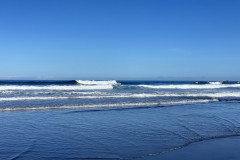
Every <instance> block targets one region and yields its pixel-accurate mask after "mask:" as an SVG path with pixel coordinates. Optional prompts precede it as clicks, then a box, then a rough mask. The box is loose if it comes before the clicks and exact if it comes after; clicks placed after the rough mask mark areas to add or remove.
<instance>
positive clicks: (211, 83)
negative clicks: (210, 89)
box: [209, 82, 222, 84]
mask: <svg viewBox="0 0 240 160" xmlns="http://www.w3.org/2000/svg"><path fill="white" fill-rule="evenodd" d="M209 84H222V82H209Z"/></svg>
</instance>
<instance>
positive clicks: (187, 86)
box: [138, 84, 240, 89]
mask: <svg viewBox="0 0 240 160" xmlns="http://www.w3.org/2000/svg"><path fill="white" fill-rule="evenodd" d="M138 86H140V87H145V88H152V89H217V88H239V87H240V84H204V85H196V84H182V85H138Z"/></svg>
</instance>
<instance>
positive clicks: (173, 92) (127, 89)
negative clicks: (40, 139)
mask: <svg viewBox="0 0 240 160" xmlns="http://www.w3.org/2000/svg"><path fill="white" fill-rule="evenodd" d="M238 100H240V84H239V82H238V81H233V82H227V83H226V82H220V81H210V82H197V81H116V80H105V81H99V80H69V81H27V80H26V81H0V111H16V110H26V111H27V110H44V109H46V110H50V109H71V108H72V109H74V108H89V109H92V108H104V107H114V108H117V107H123V106H124V107H130V108H131V107H134V106H144V107H146V106H159V105H174V104H179V105H180V104H188V103H212V102H215V101H219V102H220V101H221V102H223V101H225V102H231V101H238Z"/></svg>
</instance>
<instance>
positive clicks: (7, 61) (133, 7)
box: [0, 0, 240, 80]
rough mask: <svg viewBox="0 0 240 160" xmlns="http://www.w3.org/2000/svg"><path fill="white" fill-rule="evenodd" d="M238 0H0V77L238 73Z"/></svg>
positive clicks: (179, 77)
mask: <svg viewBox="0 0 240 160" xmlns="http://www.w3.org/2000/svg"><path fill="white" fill-rule="evenodd" d="M239 8H240V1H239V0H21V1H19V0H1V1H0V79H99V80H100V79H126V80H127V79H149V80H156V79H158V80H168V79H169V80H171V79H173V80H192V79H198V80H201V79H206V80H207V79H209V80H213V79H221V80H227V79H228V80H239V79H240V74H239V73H240V72H239V69H240V18H239V17H240V9H239Z"/></svg>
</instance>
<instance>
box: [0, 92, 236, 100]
mask: <svg viewBox="0 0 240 160" xmlns="http://www.w3.org/2000/svg"><path fill="white" fill-rule="evenodd" d="M154 97H189V98H191V97H195V98H196V97H198V98H204V97H209V98H224V97H228V98H230V97H234V98H236V97H239V98H240V92H235V93H231V92H230V93H227V92H226V93H200V94H181V93H180V94H174V93H165V94H147V93H142V94H118V95H92V96H75V97H67V96H65V97H64V96H62V97H2V98H0V101H26V100H64V99H103V98H154Z"/></svg>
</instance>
